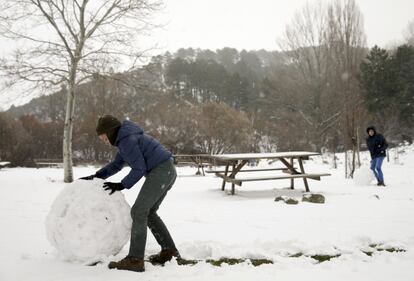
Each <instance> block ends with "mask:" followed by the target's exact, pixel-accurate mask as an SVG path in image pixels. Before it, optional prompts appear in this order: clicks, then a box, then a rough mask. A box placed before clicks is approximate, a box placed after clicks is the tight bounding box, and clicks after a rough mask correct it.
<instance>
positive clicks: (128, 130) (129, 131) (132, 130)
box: [115, 120, 144, 145]
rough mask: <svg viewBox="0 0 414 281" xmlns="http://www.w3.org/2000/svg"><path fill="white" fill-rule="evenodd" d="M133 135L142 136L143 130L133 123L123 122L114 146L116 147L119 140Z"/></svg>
mask: <svg viewBox="0 0 414 281" xmlns="http://www.w3.org/2000/svg"><path fill="white" fill-rule="evenodd" d="M135 134H138V135H142V134H144V130H143V129H142V128H141V127H140V126H138V125H137V124H135V123H134V122H131V121H129V120H125V121H124V122H122V125H121V128H120V129H119V132H118V136H117V138H116V141H115V145H117V144H118V143H119V141H120V140H122V139H124V138H126V137H128V136H130V135H135Z"/></svg>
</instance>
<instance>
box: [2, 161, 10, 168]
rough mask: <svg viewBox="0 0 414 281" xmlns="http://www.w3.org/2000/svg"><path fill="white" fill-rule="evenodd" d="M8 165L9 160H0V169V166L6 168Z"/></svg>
mask: <svg viewBox="0 0 414 281" xmlns="http://www.w3.org/2000/svg"><path fill="white" fill-rule="evenodd" d="M8 166H10V162H9V161H0V169H1V168H6V167H8Z"/></svg>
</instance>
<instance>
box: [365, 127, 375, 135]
mask: <svg viewBox="0 0 414 281" xmlns="http://www.w3.org/2000/svg"><path fill="white" fill-rule="evenodd" d="M369 130H373V131H374V135H375V134H377V130H376V129H375V127H374V126H369V127H368V128H367V134H368V132H369Z"/></svg>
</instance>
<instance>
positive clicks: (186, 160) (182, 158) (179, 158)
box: [173, 154, 211, 176]
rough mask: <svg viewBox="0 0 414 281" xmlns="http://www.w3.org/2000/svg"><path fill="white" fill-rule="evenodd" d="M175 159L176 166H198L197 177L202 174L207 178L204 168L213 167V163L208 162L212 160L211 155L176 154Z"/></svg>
mask: <svg viewBox="0 0 414 281" xmlns="http://www.w3.org/2000/svg"><path fill="white" fill-rule="evenodd" d="M173 157H174V161H175V163H176V164H185V165H193V166H196V167H197V172H196V175H201V174H202V175H203V176H205V172H204V167H205V166H210V165H211V162H210V161H209V160H208V159H210V158H209V157H210V155H209V154H175V155H173ZM200 170H201V171H200Z"/></svg>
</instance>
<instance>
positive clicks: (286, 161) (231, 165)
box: [207, 151, 330, 195]
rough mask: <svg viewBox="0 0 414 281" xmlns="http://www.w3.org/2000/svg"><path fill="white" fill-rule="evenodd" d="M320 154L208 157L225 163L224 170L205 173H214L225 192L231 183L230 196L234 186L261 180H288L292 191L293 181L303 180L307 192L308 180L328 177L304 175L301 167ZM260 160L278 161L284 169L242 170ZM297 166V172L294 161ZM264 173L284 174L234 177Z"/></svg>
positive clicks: (311, 174) (253, 154)
mask: <svg viewBox="0 0 414 281" xmlns="http://www.w3.org/2000/svg"><path fill="white" fill-rule="evenodd" d="M317 155H320V153H317V152H306V151H295V152H277V153H240V154H217V155H210V156H209V157H210V158H211V159H213V161H215V160H217V161H220V162H224V163H225V169H224V170H214V171H207V173H215V175H216V176H217V177H220V178H222V179H223V183H222V187H221V190H223V191H224V190H225V186H226V183H227V182H228V183H231V194H232V195H234V194H235V185H238V186H241V185H242V183H243V182H250V181H262V180H280V179H290V188H291V189H294V186H295V183H294V180H295V179H300V178H301V179H303V183H304V185H305V190H306V192H309V184H308V179H311V180H320V179H321V177H324V176H330V174H328V173H306V172H305V168H304V165H303V161H304V160H308V159H309V157H311V156H317ZM262 159H270V160H279V161H280V162H281V163H282V164H283V165H284V167H281V168H265V169H245V170H242V168H243V167H244V166H245V165H246V164H247V163H248V162H249V161H257V160H262ZM294 160H296V162H297V164H298V165H299V170H298V168H297V167H296V166H295V163H294V162H295V161H294ZM264 171H282V172H283V173H284V174H281V175H271V176H264V177H263V176H261V177H249V178H239V177H236V176H237V175H238V174H239V173H242V172H251V173H253V172H264Z"/></svg>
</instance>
